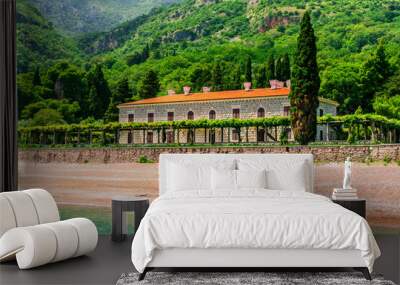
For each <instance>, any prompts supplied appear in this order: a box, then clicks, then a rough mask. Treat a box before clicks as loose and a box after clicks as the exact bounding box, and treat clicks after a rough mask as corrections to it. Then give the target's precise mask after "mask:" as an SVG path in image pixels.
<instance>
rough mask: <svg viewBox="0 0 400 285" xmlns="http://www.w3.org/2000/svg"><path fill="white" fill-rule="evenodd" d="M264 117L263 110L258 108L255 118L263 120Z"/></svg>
mask: <svg viewBox="0 0 400 285" xmlns="http://www.w3.org/2000/svg"><path fill="white" fill-rule="evenodd" d="M264 117H265V110H264V108H258V110H257V118H264Z"/></svg>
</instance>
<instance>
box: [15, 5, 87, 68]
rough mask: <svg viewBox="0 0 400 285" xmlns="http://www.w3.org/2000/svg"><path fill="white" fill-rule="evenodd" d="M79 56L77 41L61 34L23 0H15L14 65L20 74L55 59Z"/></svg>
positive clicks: (74, 60)
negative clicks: (15, 55)
mask: <svg viewBox="0 0 400 285" xmlns="http://www.w3.org/2000/svg"><path fill="white" fill-rule="evenodd" d="M81 56H82V54H81V52H80V50H79V49H78V47H77V45H76V42H75V41H74V40H73V39H71V38H68V37H65V36H62V35H60V34H59V33H58V32H57V31H56V30H55V29H54V27H53V25H52V24H51V22H49V21H48V20H46V19H45V18H44V17H43V16H42V15H41V14H40V12H39V11H38V10H37V9H36V8H35V7H33V6H31V5H30V4H28V2H27V1H25V0H19V1H17V68H18V72H19V73H23V72H27V71H31V70H33V69H34V68H35V67H36V66H39V65H40V66H43V67H49V66H50V65H52V64H53V62H54V61H56V60H59V59H68V60H70V61H71V62H76V61H77V59H78V58H80V57H81Z"/></svg>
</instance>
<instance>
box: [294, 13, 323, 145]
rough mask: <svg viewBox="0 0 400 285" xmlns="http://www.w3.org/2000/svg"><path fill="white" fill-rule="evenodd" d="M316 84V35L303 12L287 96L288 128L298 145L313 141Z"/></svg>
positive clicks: (315, 118)
mask: <svg viewBox="0 0 400 285" xmlns="http://www.w3.org/2000/svg"><path fill="white" fill-rule="evenodd" d="M319 86H320V78H319V74H318V64H317V47H316V38H315V35H314V29H313V27H312V25H311V18H310V13H309V12H308V11H306V12H305V13H304V16H303V18H302V20H301V23H300V34H299V37H298V39H297V51H296V54H295V58H294V62H293V70H292V84H291V92H290V95H289V98H290V105H291V125H292V130H293V133H294V138H295V140H296V141H298V142H299V143H300V144H308V143H309V142H311V141H314V140H315V135H316V131H317V108H318V105H319V100H318V92H319Z"/></svg>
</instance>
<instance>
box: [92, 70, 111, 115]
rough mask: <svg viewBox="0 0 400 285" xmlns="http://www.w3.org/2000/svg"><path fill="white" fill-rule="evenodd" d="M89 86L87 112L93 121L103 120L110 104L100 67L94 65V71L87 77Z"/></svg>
mask: <svg viewBox="0 0 400 285" xmlns="http://www.w3.org/2000/svg"><path fill="white" fill-rule="evenodd" d="M88 82H89V86H90V91H89V111H90V113H91V115H92V116H93V117H94V118H95V119H103V118H104V113H105V112H106V110H107V108H108V105H109V103H110V97H111V91H110V89H109V87H108V83H107V81H106V79H105V78H104V74H103V70H102V67H101V65H96V67H95V68H94V71H92V72H91V73H90V74H89V76H88Z"/></svg>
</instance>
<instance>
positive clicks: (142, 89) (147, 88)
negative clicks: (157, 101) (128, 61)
mask: <svg viewBox="0 0 400 285" xmlns="http://www.w3.org/2000/svg"><path fill="white" fill-rule="evenodd" d="M159 91H160V81H159V80H158V75H157V73H156V72H155V71H154V70H152V69H150V70H148V71H147V72H146V73H145V74H144V76H143V78H142V80H141V81H140V82H139V84H138V94H139V96H140V98H143V99H145V98H152V97H156V95H157V93H158V92H159Z"/></svg>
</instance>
